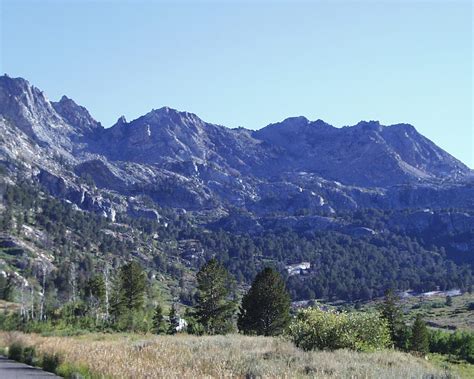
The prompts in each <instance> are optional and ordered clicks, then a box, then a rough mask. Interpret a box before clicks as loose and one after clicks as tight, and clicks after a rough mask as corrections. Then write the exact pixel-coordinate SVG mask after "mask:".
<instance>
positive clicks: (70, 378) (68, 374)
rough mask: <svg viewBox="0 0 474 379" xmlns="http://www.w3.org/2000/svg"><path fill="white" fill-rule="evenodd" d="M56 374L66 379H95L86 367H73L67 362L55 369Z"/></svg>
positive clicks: (73, 365)
mask: <svg viewBox="0 0 474 379" xmlns="http://www.w3.org/2000/svg"><path fill="white" fill-rule="evenodd" d="M56 374H58V375H59V376H61V377H62V378H66V379H80V378H87V379H89V378H91V379H92V378H96V377H99V376H98V375H93V374H92V372H91V370H90V369H89V368H88V367H87V366H82V365H75V364H71V363H69V362H62V363H61V364H60V365H59V367H58V368H57V369H56Z"/></svg>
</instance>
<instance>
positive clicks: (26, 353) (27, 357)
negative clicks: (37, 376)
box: [23, 346, 36, 366]
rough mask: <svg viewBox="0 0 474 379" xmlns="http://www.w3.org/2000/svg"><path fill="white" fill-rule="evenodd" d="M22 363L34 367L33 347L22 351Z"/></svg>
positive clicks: (34, 351) (34, 354)
mask: <svg viewBox="0 0 474 379" xmlns="http://www.w3.org/2000/svg"><path fill="white" fill-rule="evenodd" d="M23 362H24V363H26V364H27V365H30V366H34V365H35V363H36V349H35V348H34V346H28V347H25V348H24V349H23Z"/></svg>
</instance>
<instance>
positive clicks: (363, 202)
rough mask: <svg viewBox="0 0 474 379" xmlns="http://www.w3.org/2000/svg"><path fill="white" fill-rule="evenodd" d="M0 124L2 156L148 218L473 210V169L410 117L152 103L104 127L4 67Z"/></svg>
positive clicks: (92, 200)
mask: <svg viewBox="0 0 474 379" xmlns="http://www.w3.org/2000/svg"><path fill="white" fill-rule="evenodd" d="M0 133H1V136H2V137H1V144H0V159H1V160H2V161H5V162H16V163H17V166H15V167H17V168H16V169H19V170H20V171H21V170H23V172H25V174H26V175H31V176H33V177H34V179H35V180H38V181H39V182H40V183H42V185H44V186H46V188H48V190H49V191H50V192H51V193H52V194H53V195H55V196H59V197H62V198H65V199H67V200H69V201H72V202H73V203H75V204H77V205H78V206H79V207H81V208H83V209H87V210H94V211H98V212H101V213H104V214H105V215H107V216H108V217H112V218H113V217H114V215H115V214H116V213H117V212H127V213H129V214H137V215H149V216H151V217H155V215H157V213H156V212H151V211H150V209H152V208H153V207H154V204H156V205H158V206H161V207H172V208H181V209H184V210H187V211H193V212H196V213H205V214H206V215H207V217H209V218H210V219H217V218H221V217H223V216H225V215H228V214H229V210H230V209H235V208H237V209H241V210H243V211H245V212H249V213H250V214H251V215H252V216H255V217H265V216H269V215H270V214H275V213H281V214H284V215H287V216H288V215H295V214H296V213H301V212H304V213H309V214H324V215H328V214H334V213H336V212H337V211H338V210H355V209H358V208H381V209H403V208H447V207H454V208H473V207H474V186H473V183H474V181H473V177H474V176H473V170H471V169H469V168H468V167H467V166H466V165H464V164H463V163H462V162H460V161H459V160H457V159H455V158H454V157H453V156H451V155H450V154H449V153H447V152H445V151H444V150H442V149H441V148H439V147H438V146H436V145H435V144H434V143H433V142H431V141H430V140H429V139H427V138H426V137H424V136H422V135H421V134H420V133H418V132H417V131H416V129H415V128H414V127H413V126H412V125H409V124H396V125H389V126H383V125H381V124H380V123H379V122H377V121H361V122H359V123H357V124H356V125H354V126H347V127H343V128H336V127H333V126H331V125H329V124H327V123H325V122H324V121H322V120H316V121H309V120H308V119H306V118H305V117H290V118H287V119H285V120H284V121H282V122H279V123H275V124H270V125H268V126H265V127H263V128H262V129H259V130H256V131H254V130H248V129H244V128H236V129H230V128H227V127H224V126H221V125H216V124H211V123H207V122H205V121H203V120H201V119H200V118H199V117H198V116H196V115H195V114H193V113H189V112H180V111H177V110H174V109H171V108H168V107H163V108H160V109H156V110H155V109H154V110H152V111H150V112H149V113H147V114H145V115H144V116H141V117H139V118H137V119H135V120H133V121H130V122H128V121H127V120H126V119H125V118H124V117H123V116H122V117H120V118H119V119H118V120H117V122H116V123H115V124H114V125H113V126H112V127H109V128H104V127H103V126H102V125H101V123H100V122H98V121H96V120H95V119H94V118H93V117H92V116H91V115H90V114H89V112H88V111H87V109H86V108H84V107H82V106H80V105H78V104H76V103H75V102H74V101H73V100H72V99H70V98H68V97H66V96H63V97H62V98H61V99H60V100H59V101H58V102H54V101H50V100H48V98H47V97H46V95H45V94H44V93H43V92H42V91H41V90H39V89H37V88H35V87H34V86H32V85H30V84H29V83H28V81H26V80H25V79H22V78H10V77H9V76H7V75H5V76H3V77H0ZM84 178H87V179H89V180H88V181H85V180H83V179H84ZM93 187H94V188H95V189H93ZM105 194H108V195H107V196H106V195H105ZM111 198H114V199H115V200H111ZM150 200H151V201H150ZM145 204H146V205H145ZM149 208H150V209H149Z"/></svg>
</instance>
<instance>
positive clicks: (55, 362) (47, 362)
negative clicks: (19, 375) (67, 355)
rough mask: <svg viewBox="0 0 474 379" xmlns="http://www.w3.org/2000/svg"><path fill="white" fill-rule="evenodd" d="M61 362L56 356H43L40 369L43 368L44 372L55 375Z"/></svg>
mask: <svg viewBox="0 0 474 379" xmlns="http://www.w3.org/2000/svg"><path fill="white" fill-rule="evenodd" d="M61 362H62V359H61V357H60V356H59V355H58V354H45V355H43V362H42V364H41V367H43V370H44V371H48V372H53V373H55V372H56V370H57V369H58V367H59V365H60V364H61Z"/></svg>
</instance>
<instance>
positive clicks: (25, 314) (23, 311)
mask: <svg viewBox="0 0 474 379" xmlns="http://www.w3.org/2000/svg"><path fill="white" fill-rule="evenodd" d="M25 287H26V285H25V283H24V282H22V283H21V292H20V293H21V295H20V296H21V297H20V303H21V306H20V316H21V317H22V318H23V319H28V312H27V310H26V299H25Z"/></svg>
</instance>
